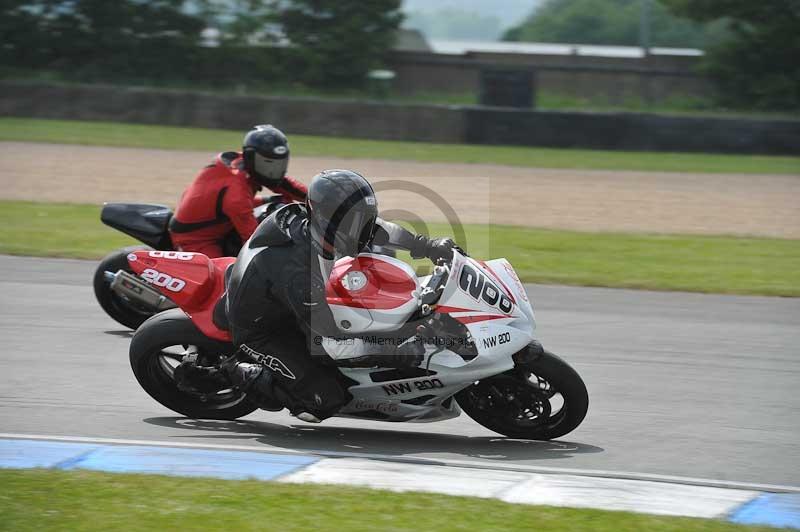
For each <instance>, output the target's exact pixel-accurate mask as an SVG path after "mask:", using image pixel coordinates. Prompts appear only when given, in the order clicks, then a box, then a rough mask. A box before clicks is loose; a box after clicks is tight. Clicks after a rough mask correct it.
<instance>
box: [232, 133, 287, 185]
mask: <svg viewBox="0 0 800 532" xmlns="http://www.w3.org/2000/svg"><path fill="white" fill-rule="evenodd" d="M242 154H243V156H244V169H245V170H247V173H248V174H250V175H251V176H252V177H253V178H254V179H255V180H256V181H258V182H259V183H260V184H262V185H264V186H267V187H271V186H275V185H277V184H278V183H279V182H280V180H281V179H283V176H285V175H286V167H287V166H289V141H287V140H286V135H284V134H283V132H282V131H281V130H280V129H278V128H276V127H273V126H271V125H269V124H267V125H265V126H255V127H254V128H253V129H252V130H251V131H250V132H248V133H247V135H245V137H244V142H243V143H242Z"/></svg>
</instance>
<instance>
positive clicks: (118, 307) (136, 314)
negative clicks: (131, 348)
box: [93, 246, 154, 330]
mask: <svg viewBox="0 0 800 532" xmlns="http://www.w3.org/2000/svg"><path fill="white" fill-rule="evenodd" d="M147 249H152V248H149V247H147V246H129V247H126V248H122V249H118V250H117V251H114V252H112V253H109V254H108V255H106V256H105V257H104V258H103V260H101V261H100V264H98V265H97V269H96V270H95V272H94V280H93V285H94V296H95V298H97V302H98V303H100V306H101V307H102V308H103V310H104V311H106V314H108V315H109V316H110V317H111V318H112V319H113V320H114V321H116V322H117V323H119V324H120V325H124V326H125V327H128V328H129V329H134V330H135V329H136V328H137V327H139V325H141V324H142V323H144V320H146V319H147V318H149V317H150V316H152V315H153V314H154V311H152V310H150V309H146V308H143V307H142V306H141V305H137V304H136V303H134V302H132V301H129V300H128V299H126V298H124V297H122V296H120V295H118V294H115V293H114V292H112V291H111V284H110V283H109V281H108V280H107V279H106V276H105V273H106V272H111V273H117V272H118V271H120V270H125V271H126V272H128V273H133V270H132V269H131V267H130V265H129V264H128V254H130V253H133V252H134V251H140V250H147Z"/></svg>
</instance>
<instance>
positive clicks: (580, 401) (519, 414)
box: [455, 351, 589, 440]
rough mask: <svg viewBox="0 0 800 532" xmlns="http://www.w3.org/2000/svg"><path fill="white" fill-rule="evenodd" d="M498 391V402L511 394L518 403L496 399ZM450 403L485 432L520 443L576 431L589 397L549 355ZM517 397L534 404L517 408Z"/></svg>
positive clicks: (467, 391)
mask: <svg viewBox="0 0 800 532" xmlns="http://www.w3.org/2000/svg"><path fill="white" fill-rule="evenodd" d="M526 375H529V378H528V379H526V378H525V376H526ZM534 376H535V377H538V379H537V378H534ZM498 390H499V391H501V392H502V393H501V396H503V395H505V394H506V392H507V391H508V392H510V393H511V394H513V395H514V397H515V398H517V402H513V403H512V402H508V401H507V400H506V399H503V398H502V397H501V398H496V397H495V396H496V395H497V393H496V391H498ZM558 395H560V396H561V398H562V399H561V405H560V407H559V409H558V410H557V411H556V412H552V410H551V409H552V405H551V404H550V400H551V399H553V398H557V396H558ZM455 397H456V401H458V404H459V406H461V408H462V409H463V410H464V412H466V413H467V415H469V417H471V418H472V419H474V420H475V421H477V422H478V423H480V424H481V425H483V426H484V427H486V428H487V429H489V430H493V431H495V432H497V433H499V434H503V435H505V436H508V437H510V438H519V439H525V440H552V439H554V438H560V437H561V436H564V435H565V434H568V433H569V432H572V431H573V430H575V428H576V427H577V426H578V425H580V424H581V421H583V418H584V417H586V411H587V410H588V409H589V394H588V393H587V391H586V385H585V384H584V383H583V379H581V377H580V375H578V373H577V372H576V371H575V370H574V369H572V367H570V365H569V364H567V363H566V362H564V361H563V360H561V359H560V358H559V357H557V356H556V355H554V354H553V353H550V352H548V351H545V352H544V353H543V354H542V355H541V356H539V357H538V358H537V359H536V360H535V361H534V362H532V363H529V364H528V365H527V366H526V368H525V371H523V370H521V369H520V368H515V369H513V370H510V371H508V372H506V373H502V374H500V375H496V376H494V377H490V378H488V379H483V380H481V381H479V382H478V383H476V384H472V385H470V386H469V387H467V388H465V389H463V390H461V391H460V392H458V393H457V394H456V396H455ZM521 397H525V398H532V399H533V400H531V401H530V402H529V403H527V404H525V405H520V404H519V400H520V399H519V398H521ZM545 400H546V401H547V404H544V401H545Z"/></svg>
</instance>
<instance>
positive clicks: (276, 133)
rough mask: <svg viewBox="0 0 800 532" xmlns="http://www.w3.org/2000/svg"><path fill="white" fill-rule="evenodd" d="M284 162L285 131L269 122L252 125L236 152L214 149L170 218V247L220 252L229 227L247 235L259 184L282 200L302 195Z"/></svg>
mask: <svg viewBox="0 0 800 532" xmlns="http://www.w3.org/2000/svg"><path fill="white" fill-rule="evenodd" d="M288 164H289V146H288V141H287V140H286V136H285V135H284V134H283V133H282V132H281V131H280V130H279V129H277V128H275V127H273V126H270V125H266V126H255V128H253V130H252V131H250V132H249V133H248V134H247V135H246V136H245V138H244V142H243V146H242V152H241V153H238V152H224V153H221V154H219V155H218V156H217V157H216V159H215V160H214V161H213V162H212V163H211V164H209V165H208V166H206V167H205V168H204V169H203V170H202V171H201V172H200V173H199V174H198V175H197V177H196V178H195V180H194V181H193V182H192V184H191V185H189V187H188V188H187V189H186V190H185V191H184V193H183V195H182V196H181V199H180V203H179V204H178V208H177V209H176V211H175V216H173V218H172V220H171V221H170V224H169V232H170V236H171V238H172V243H173V244H174V245H175V248H176V249H177V250H179V251H195V252H199V253H203V254H205V255H207V256H208V257H211V258H216V257H222V256H224V254H225V253H224V251H223V246H222V244H223V241H224V240H225V237H226V236H227V235H228V234H229V233H230V232H231V231H234V230H235V231H236V232H237V233H238V235H239V237H240V238H241V240H242V242H244V241H246V240H247V239H248V238H250V235H252V234H253V231H255V230H256V227H257V226H258V221H257V220H256V218H255V216H253V209H254V208H255V207H258V206H259V205H262V204H263V203H264V201H265V200H264V199H263V198H261V197H259V196H256V195H255V194H256V193H257V192H258V191H260V190H261V189H262V187H267V188H268V189H270V190H271V191H273V192H275V193H276V194H280V195H281V196H283V198H282V199H283V202H284V203H290V202H295V201H304V200H305V198H306V192H307V190H306V186H305V185H303V184H302V183H300V182H298V181H296V180H294V179H292V178H291V177H288V176H286V168H287V166H288Z"/></svg>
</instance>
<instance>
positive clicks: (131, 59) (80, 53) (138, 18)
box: [0, 0, 402, 87]
mask: <svg viewBox="0 0 800 532" xmlns="http://www.w3.org/2000/svg"><path fill="white" fill-rule="evenodd" d="M400 3H401V0H371V1H370V2H362V1H361V0H337V1H336V2H320V1H318V0H278V1H258V0H192V1H186V0H113V1H110V0H0V34H2V35H3V40H2V43H0V65H2V67H3V70H5V71H6V75H8V74H9V73H10V74H14V73H15V72H31V71H35V72H40V73H47V74H48V75H54V76H56V77H58V78H60V79H64V80H74V81H81V82H100V81H105V82H125V83H138V82H145V83H149V84H161V83H163V84H175V83H198V84H202V85H204V86H231V85H232V84H247V83H254V84H257V85H260V86H263V85H265V84H270V83H280V84H285V83H300V84H304V85H306V86H309V87H358V86H360V85H362V84H363V83H364V82H365V77H366V73H367V72H368V71H369V70H370V69H373V68H377V67H379V66H381V64H382V62H383V60H384V58H385V55H386V53H387V51H388V50H389V49H390V48H391V45H392V44H393V39H394V35H395V30H396V28H397V27H398V26H399V24H400V22H401V20H402V15H401V14H400V11H399V8H400ZM290 43H291V45H289V44H290Z"/></svg>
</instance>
